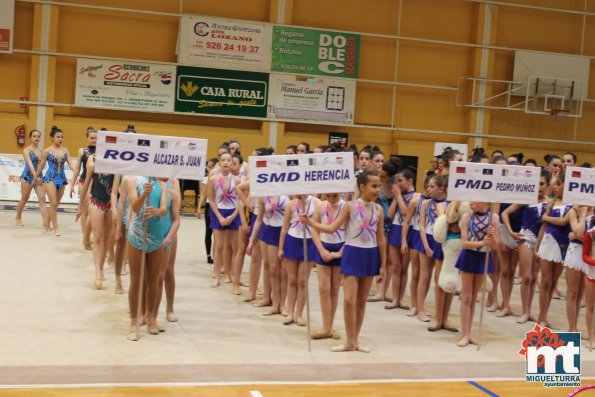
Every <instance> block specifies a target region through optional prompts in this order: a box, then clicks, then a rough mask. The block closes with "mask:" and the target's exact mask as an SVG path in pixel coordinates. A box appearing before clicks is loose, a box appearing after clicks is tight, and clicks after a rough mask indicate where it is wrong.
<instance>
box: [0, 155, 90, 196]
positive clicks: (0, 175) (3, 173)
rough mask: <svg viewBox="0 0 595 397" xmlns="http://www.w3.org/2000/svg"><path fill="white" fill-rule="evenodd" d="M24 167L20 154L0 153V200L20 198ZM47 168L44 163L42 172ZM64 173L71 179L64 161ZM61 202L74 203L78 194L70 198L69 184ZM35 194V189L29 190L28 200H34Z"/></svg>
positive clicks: (70, 172) (69, 171) (70, 173)
mask: <svg viewBox="0 0 595 397" xmlns="http://www.w3.org/2000/svg"><path fill="white" fill-rule="evenodd" d="M24 169H25V160H24V159H23V156H22V155H20V154H0V200H8V201H19V200H20V199H21V174H22V173H23V170H24ZM47 169H48V165H47V163H46V165H45V167H44V170H43V173H44V174H45V172H46V171H47ZM64 173H65V174H66V179H68V180H71V179H72V171H71V170H70V168H68V163H64ZM65 189H66V190H64V195H63V196H62V200H61V201H60V202H61V203H69V204H76V203H78V201H79V199H78V195H74V196H73V198H70V194H69V192H70V185H68V186H66V188H65ZM36 201H37V195H36V194H35V190H34V189H33V190H31V195H30V196H29V202H36ZM46 203H47V199H46Z"/></svg>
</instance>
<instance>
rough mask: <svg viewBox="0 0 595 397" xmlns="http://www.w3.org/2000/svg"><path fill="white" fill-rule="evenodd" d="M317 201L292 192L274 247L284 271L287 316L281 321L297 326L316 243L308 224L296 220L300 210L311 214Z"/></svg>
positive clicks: (300, 316)
mask: <svg viewBox="0 0 595 397" xmlns="http://www.w3.org/2000/svg"><path fill="white" fill-rule="evenodd" d="M302 199H304V200H303V201H302ZM319 203H320V200H319V199H317V198H316V197H314V196H310V195H308V196H306V197H305V198H304V197H303V196H302V195H296V196H293V200H292V201H290V202H289V204H287V207H286V208H285V215H284V218H283V227H282V228H281V235H280V237H279V251H278V257H279V260H280V261H282V263H283V267H285V270H286V271H287V318H286V319H285V321H283V324H285V325H289V324H292V323H294V322H295V323H296V324H297V325H299V326H304V325H306V322H305V321H304V319H303V317H302V314H303V311H304V306H305V305H306V288H307V286H308V278H309V276H310V271H311V269H312V267H313V266H314V254H315V251H316V246H315V245H314V242H313V241H312V233H311V231H310V227H309V226H307V225H304V224H302V223H300V214H301V213H304V214H306V216H308V218H312V217H313V216H314V213H315V212H316V207H317V206H318V205H319ZM304 231H305V232H306V245H307V251H308V262H305V258H304V247H303V241H304V240H303V236H304ZM304 266H305V267H306V271H304V270H305V269H304Z"/></svg>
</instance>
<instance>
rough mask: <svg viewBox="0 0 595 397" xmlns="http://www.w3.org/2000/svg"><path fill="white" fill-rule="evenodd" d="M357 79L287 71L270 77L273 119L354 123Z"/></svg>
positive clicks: (269, 111)
mask: <svg viewBox="0 0 595 397" xmlns="http://www.w3.org/2000/svg"><path fill="white" fill-rule="evenodd" d="M354 111H355V81H354V80H347V79H329V78H312V77H308V78H306V77H302V76H292V75H284V74H271V75H270V76H269V106H268V114H267V117H268V118H270V119H274V118H280V119H294V120H311V121H328V122H332V123H339V124H353V113H354Z"/></svg>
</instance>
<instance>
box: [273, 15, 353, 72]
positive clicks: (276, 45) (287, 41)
mask: <svg viewBox="0 0 595 397" xmlns="http://www.w3.org/2000/svg"><path fill="white" fill-rule="evenodd" d="M359 46H360V36H359V35H358V34H351V33H342V32H333V31H328V30H316V29H304V28H294V27H290V26H275V27H274V28H273V50H272V55H271V71H274V72H286V73H301V74H316V75H322V76H335V77H345V78H352V79H356V78H357V72H358V63H359Z"/></svg>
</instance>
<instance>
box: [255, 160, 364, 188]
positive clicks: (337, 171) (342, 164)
mask: <svg viewBox="0 0 595 397" xmlns="http://www.w3.org/2000/svg"><path fill="white" fill-rule="evenodd" d="M248 161H249V166H250V195H251V196H252V197H263V196H271V195H290V194H316V193H341V192H352V191H353V190H354V189H355V175H354V171H353V156H352V155H351V153H342V152H339V153H312V154H299V155H297V154H293V155H277V156H250V157H249V158H248Z"/></svg>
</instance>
